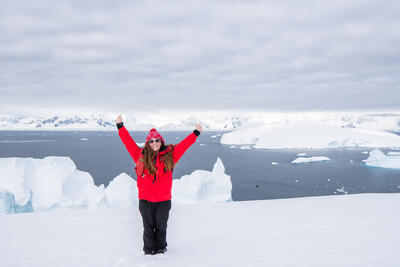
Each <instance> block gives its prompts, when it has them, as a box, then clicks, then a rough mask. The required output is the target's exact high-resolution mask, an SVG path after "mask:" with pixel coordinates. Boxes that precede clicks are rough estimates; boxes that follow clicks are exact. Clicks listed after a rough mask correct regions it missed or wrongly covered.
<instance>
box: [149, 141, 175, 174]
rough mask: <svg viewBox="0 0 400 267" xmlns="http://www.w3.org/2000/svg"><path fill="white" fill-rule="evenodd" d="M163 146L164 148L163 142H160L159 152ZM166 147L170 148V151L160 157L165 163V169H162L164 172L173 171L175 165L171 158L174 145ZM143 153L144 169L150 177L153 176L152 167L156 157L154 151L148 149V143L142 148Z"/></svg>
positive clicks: (154, 170)
mask: <svg viewBox="0 0 400 267" xmlns="http://www.w3.org/2000/svg"><path fill="white" fill-rule="evenodd" d="M164 146H165V144H164V142H163V141H161V146H160V150H161V148H162V147H164ZM168 147H169V148H170V151H168V152H167V153H165V154H164V155H162V156H161V157H162V158H163V160H164V163H165V169H164V171H165V172H167V171H171V170H173V169H174V168H175V165H176V164H174V159H173V157H172V153H173V150H174V145H172V144H171V145H168ZM143 153H144V155H143V158H144V167H145V168H146V169H147V170H148V172H149V173H150V174H151V175H153V174H155V173H156V168H155V167H154V165H153V162H154V157H155V156H156V152H154V150H153V149H152V148H151V147H150V144H149V142H146V144H145V146H144V147H143ZM160 160H161V159H160Z"/></svg>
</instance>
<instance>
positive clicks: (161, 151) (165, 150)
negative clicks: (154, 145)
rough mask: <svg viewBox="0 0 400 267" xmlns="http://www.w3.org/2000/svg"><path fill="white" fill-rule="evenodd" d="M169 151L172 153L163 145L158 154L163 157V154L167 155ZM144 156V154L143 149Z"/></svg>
mask: <svg viewBox="0 0 400 267" xmlns="http://www.w3.org/2000/svg"><path fill="white" fill-rule="evenodd" d="M168 151H170V149H169V148H168V146H166V145H162V146H161V147H160V151H158V154H159V155H163V154H165V153H167V152H168ZM142 154H144V150H143V148H142Z"/></svg>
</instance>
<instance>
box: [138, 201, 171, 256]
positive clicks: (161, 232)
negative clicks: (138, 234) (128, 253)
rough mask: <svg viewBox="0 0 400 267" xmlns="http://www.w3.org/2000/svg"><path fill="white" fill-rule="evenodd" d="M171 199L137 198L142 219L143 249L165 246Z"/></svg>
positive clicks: (148, 250)
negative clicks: (152, 200)
mask: <svg viewBox="0 0 400 267" xmlns="http://www.w3.org/2000/svg"><path fill="white" fill-rule="evenodd" d="M170 209H171V200H167V201H161V202H150V201H147V200H144V199H139V211H140V214H141V215H142V219H143V243H144V245H143V251H144V252H151V251H152V250H157V249H163V248H166V247H167V221H168V217H169V211H170Z"/></svg>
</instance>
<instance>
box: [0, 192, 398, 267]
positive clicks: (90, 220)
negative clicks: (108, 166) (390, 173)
mask: <svg viewBox="0 0 400 267" xmlns="http://www.w3.org/2000/svg"><path fill="white" fill-rule="evenodd" d="M399 203H400V194H396V193H385V194H357V195H356V194H345V195H342V194H340V195H334V196H323V197H305V198H290V199H274V200H260V201H242V202H222V203H205V204H201V205H199V204H179V203H175V202H174V200H173V202H172V209H171V211H170V217H169V220H168V234H167V242H168V252H167V253H166V254H164V255H155V256H150V255H146V256H145V255H143V252H142V246H143V241H142V233H143V227H142V219H141V216H140V213H139V210H138V207H137V206H136V207H130V208H116V209H97V210H55V211H50V212H41V213H35V212H33V213H19V214H10V215H0V228H1V229H7V231H1V232H0V238H1V240H3V242H1V243H0V251H1V257H0V266H30V267H48V266H49V267H50V266H57V267H70V266H76V267H86V266H96V267H113V266H115V267H117V266H118V267H125V266H129V267H135V266H152V267H157V266H174V267H186V266H193V267H204V266H230V267H243V266H256V267H258V266H260V267H261V266H293V267H294V266H296V267H299V266H304V267H320V266H326V267H330V266H332V267H333V266H346V267H347V266H348V267H354V266H363V267H375V266H382V267H395V266H399V264H400V259H399V257H398V251H399V247H400V232H399V230H398V229H399V228H398V227H399V225H400V215H399V212H398V206H399ZM27 222H29V223H27Z"/></svg>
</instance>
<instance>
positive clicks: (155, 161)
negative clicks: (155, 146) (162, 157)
mask: <svg viewBox="0 0 400 267" xmlns="http://www.w3.org/2000/svg"><path fill="white" fill-rule="evenodd" d="M156 164H157V155H156V157H155V158H154V167H155V168H156V172H155V173H154V180H153V184H154V182H155V181H156V178H157V177H156V176H157V167H156V166H157V165H156Z"/></svg>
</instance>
